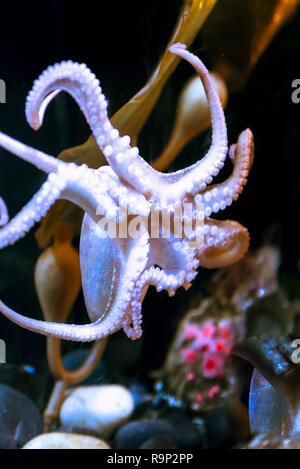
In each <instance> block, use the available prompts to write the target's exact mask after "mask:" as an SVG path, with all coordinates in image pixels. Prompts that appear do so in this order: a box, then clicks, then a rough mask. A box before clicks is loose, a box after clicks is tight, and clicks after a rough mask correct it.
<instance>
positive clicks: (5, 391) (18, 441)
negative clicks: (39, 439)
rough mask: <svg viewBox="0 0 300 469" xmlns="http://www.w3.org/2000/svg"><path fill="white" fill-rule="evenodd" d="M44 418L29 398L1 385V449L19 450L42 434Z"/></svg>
mask: <svg viewBox="0 0 300 469" xmlns="http://www.w3.org/2000/svg"><path fill="white" fill-rule="evenodd" d="M42 429H43V422H42V417H41V415H40V413H39V411H38V409H37V407H36V406H35V404H33V402H32V401H31V400H30V399H28V397H26V396H24V395H23V394H21V393H19V392H18V391H15V390H14V389H12V388H10V387H9V386H5V385H3V384H0V448H1V449H6V448H19V447H21V446H23V445H24V443H26V441H28V440H29V439H30V438H33V437H34V436H35V435H38V434H39V433H41V431H42Z"/></svg>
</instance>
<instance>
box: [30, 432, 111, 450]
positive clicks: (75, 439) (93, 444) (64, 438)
mask: <svg viewBox="0 0 300 469" xmlns="http://www.w3.org/2000/svg"><path fill="white" fill-rule="evenodd" d="M23 449H110V446H108V444H107V443H106V442H105V441H103V440H100V439H99V438H95V437H93V436H86V435H75V434H74V433H73V434H70V433H44V434H43V435H38V436H36V437H35V438H33V439H32V440H30V441H28V442H27V443H26V445H25V446H24V447H23Z"/></svg>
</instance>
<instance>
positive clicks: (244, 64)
mask: <svg viewBox="0 0 300 469" xmlns="http://www.w3.org/2000/svg"><path fill="white" fill-rule="evenodd" d="M299 3H300V1H299V0H268V1H266V0H243V1H242V2H241V1H240V0H220V1H219V3H218V4H217V5H216V8H215V9H214V14H213V15H210V17H209V18H208V21H207V22H206V23H205V26H204V28H203V30H202V31H201V34H202V42H203V46H204V48H205V51H206V53H207V55H208V57H209V58H210V59H211V63H212V68H213V70H214V71H216V72H217V73H219V74H220V75H221V76H222V77H223V78H224V79H225V80H226V82H227V85H228V86H229V88H230V89H231V90H238V89H240V88H242V86H243V85H244V83H245V81H246V80H247V78H248V76H249V73H250V72H251V70H252V68H253V67H254V66H255V64H256V62H257V61H258V60H259V58H260V56H261V55H262V53H263V52H264V51H265V49H266V48H267V47H268V45H269V44H270V42H271V40H272V39H273V37H274V36H275V34H276V33H277V32H278V30H279V29H280V28H281V26H282V25H283V24H284V23H285V22H286V21H287V20H288V19H289V18H290V17H291V15H292V14H293V13H294V12H295V10H296V7H297V6H298V5H299Z"/></svg>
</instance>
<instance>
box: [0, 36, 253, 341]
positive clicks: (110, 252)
mask: <svg viewBox="0 0 300 469" xmlns="http://www.w3.org/2000/svg"><path fill="white" fill-rule="evenodd" d="M169 50H170V52H171V53H173V54H176V55H178V56H180V57H182V58H184V59H186V60H187V61H188V62H190V64H192V65H193V66H194V68H195V69H196V71H197V73H198V74H199V76H200V78H201V80H202V82H203V85H204V88H205V92H206V95H207V99H208V102H209V106H210V111H211V120H212V143H211V147H210V149H209V151H208V153H207V154H206V155H205V157H204V158H202V159H201V160H200V161H198V162H197V163H195V164H194V165H192V166H190V167H187V168H185V169H183V170H180V171H177V172H173V173H167V174H166V173H161V172H158V171H156V170H155V169H153V168H152V167H151V166H150V165H149V164H148V163H147V162H146V161H145V160H144V159H143V158H142V157H141V156H140V155H139V150H138V148H137V147H131V146H130V138H129V137H128V136H123V137H121V136H120V135H119V132H118V131H117V130H116V129H114V128H113V127H112V125H111V123H110V121H109V119H108V115H107V101H106V99H105V97H104V95H103V93H102V91H101V88H100V84H99V81H98V80H97V79H96V77H95V75H93V74H92V73H91V72H90V70H89V69H88V68H87V67H86V65H84V64H78V63H73V62H71V61H68V62H62V63H60V64H55V65H54V66H51V67H49V68H48V69H47V70H46V71H44V72H43V73H42V74H41V76H40V77H39V78H38V80H36V81H35V83H34V86H33V89H32V91H31V92H30V93H29V95H28V97H27V101H26V118H27V121H28V123H29V125H30V126H31V127H33V128H34V129H36V130H37V129H39V127H40V126H41V125H42V121H43V116H44V113H45V110H46V108H47V105H48V104H49V102H50V101H51V100H52V99H53V98H54V97H55V96H56V95H57V94H58V93H59V92H60V91H66V92H68V93H69V94H70V95H71V96H72V97H73V98H74V99H75V101H76V102H77V103H78V105H79V106H80V108H81V110H82V112H83V114H84V115H85V118H86V120H87V122H88V124H89V125H90V127H91V129H92V132H93V134H94V136H95V138H96V141H97V144H98V145H99V147H100V149H101V151H102V152H103V154H104V155H105V157H106V159H107V162H108V164H109V166H104V167H100V168H99V169H97V170H94V169H91V168H89V167H88V166H87V165H82V166H77V165H76V164H74V163H65V162H62V161H59V160H57V159H56V158H54V157H52V156H49V155H47V154H45V153H43V152H41V151H38V150H36V149H33V148H31V147H28V146H26V145H24V144H22V143H20V142H18V141H16V140H14V139H12V138H11V137H8V136H7V135H5V134H3V133H0V145H1V146H2V147H4V148H5V149H6V150H8V151H10V152H12V153H14V154H15V155H17V156H18V157H20V158H22V159H24V160H26V161H28V162H29V163H31V164H33V165H34V166H36V167H37V168H39V169H40V170H42V171H44V172H46V173H47V174H48V178H47V180H46V182H45V183H44V184H43V185H42V187H41V189H40V190H39V191H38V192H37V193H36V194H35V195H34V197H33V198H32V199H31V200H30V202H28V204H27V205H26V206H25V207H24V208H23V209H22V210H21V211H20V212H19V213H18V214H17V215H16V216H15V217H14V218H13V219H12V220H11V221H8V217H7V210H6V206H5V204H4V202H3V201H2V199H0V213H1V217H0V223H1V225H4V226H3V227H2V228H1V229H0V248H5V247H6V246H8V245H11V244H13V243H15V242H16V241H18V240H19V239H20V238H22V237H23V236H24V235H25V234H26V233H27V232H28V231H29V230H30V229H31V228H32V226H33V225H34V224H35V223H37V222H39V221H40V220H41V218H42V217H43V216H45V214H46V212H47V211H48V210H49V208H50V207H51V206H52V205H53V204H54V202H55V201H56V200H58V199H60V198H62V199H67V200H69V201H71V202H73V203H74V204H77V205H78V206H79V207H81V208H82V209H83V210H84V212H85V216H84V220H83V225H82V231H81V239H80V263H81V272H82V286H83V293H84V298H85V303H86V307H87V312H88V315H89V318H90V320H91V323H89V324H86V325H76V324H62V323H54V322H47V321H39V320H35V319H31V318H28V317H25V316H23V315H21V314H19V313H17V312H15V311H13V310H12V309H10V308H9V307H8V306H6V305H5V304H4V303H3V302H2V301H0V311H1V312H2V313H3V314H4V315H5V316H6V317H8V318H9V319H11V320H12V321H14V322H15V323H17V324H19V325H20V326H22V327H24V328H26V329H29V330H31V331H37V332H40V333H41V334H45V335H48V336H53V337H57V338H61V339H68V340H74V341H94V340H98V339H101V338H103V337H106V336H107V335H109V334H112V333H113V332H115V331H117V330H119V329H120V328H121V327H123V328H124V331H125V332H126V334H127V335H128V337H130V338H132V339H136V338H138V337H140V335H141V306H142V300H143V298H144V295H145V294H146V291H147V289H148V287H149V285H154V286H155V287H156V288H157V290H158V291H161V290H163V289H165V290H167V291H168V292H169V294H170V295H173V294H174V293H175V291H176V290H177V288H178V287H180V286H184V287H185V288H188V287H189V286H190V282H191V281H192V280H193V279H194V278H195V276H196V275H197V270H196V269H197V267H198V266H199V265H200V266H203V267H218V266H225V265H228V264H231V263H233V262H236V261H238V260H239V259H240V258H241V257H242V256H243V255H244V254H245V253H246V251H247V249H248V245H249V235H248V231H247V229H246V228H244V227H243V226H241V225H240V224H238V223H237V222H234V221H229V220H226V221H217V220H213V219H211V218H210V215H211V214H212V213H215V212H218V211H219V210H223V209H225V207H226V206H228V205H230V204H231V203H232V201H233V200H235V199H237V198H238V196H239V194H240V193H241V191H242V189H243V186H244V185H245V183H246V178H247V175H248V171H249V168H250V166H251V163H252V160H253V137H252V133H251V131H250V130H248V129H247V130H245V131H244V132H243V133H241V135H240V136H239V138H238V142H237V144H236V145H232V146H231V148H230V151H229V155H230V158H231V159H232V161H233V163H234V169H233V173H232V175H231V176H230V177H229V178H228V179H227V180H226V181H225V182H223V183H221V184H218V185H215V186H209V184H210V183H211V182H212V179H213V176H216V175H217V174H218V173H219V171H220V169H221V168H222V167H223V165H224V160H225V158H226V155H227V129H226V123H225V118H224V113H223V109H222V106H221V103H220V100H219V97H218V95H217V93H216V91H215V89H214V87H213V85H212V82H211V80H210V75H209V73H208V71H207V69H206V68H205V66H204V65H203V63H202V62H201V61H200V59H199V58H198V57H196V56H194V55H193V54H191V53H190V52H188V51H187V50H186V48H185V46H184V45H182V44H174V45H172V46H171V47H170V49H169ZM186 203H190V204H191V205H192V210H191V211H190V212H188V214H187V213H184V215H183V214H182V213H183V212H182V210H181V209H182V208H183V206H184V204H186ZM124 207H127V208H128V212H129V213H130V215H129V217H128V220H127V223H128V226H129V224H130V223H135V226H136V228H138V229H137V230H136V235H135V236H132V237H131V236H128V237H122V236H120V234H119V233H118V234H117V235H116V236H115V237H110V236H108V235H107V232H106V230H105V228H104V226H103V225H102V224H101V223H99V222H100V221H101V220H102V221H103V217H105V220H107V221H108V222H109V221H111V220H117V221H118V223H120V221H121V220H122V219H123V218H122V214H121V212H122V210H123V208H124ZM164 213H167V214H168V215H169V217H170V218H171V219H172V220H173V221H174V220H176V221H177V222H178V221H179V222H180V224H181V225H183V224H184V223H187V224H188V223H191V222H192V224H193V227H194V225H195V222H196V221H197V220H199V219H200V220H202V223H201V224H200V226H198V225H197V229H194V228H192V229H191V230H186V231H184V230H183V231H184V232H183V235H182V236H177V235H176V233H175V232H174V229H173V231H172V229H171V232H170V233H169V236H168V237H165V236H163V233H162V231H163V230H161V229H160V231H159V236H158V237H155V236H152V235H151V230H150V225H151V221H152V219H153V217H155V216H156V217H157V215H158V216H159V217H160V218H159V219H161V217H162V214H164ZM99 214H100V215H99ZM136 220H138V222H137V221H136ZM197 230H198V231H197ZM199 233H200V234H201V236H202V242H201V244H199V245H194V244H193V240H194V239H195V236H196V235H197V236H198V235H199ZM197 239H198V238H197Z"/></svg>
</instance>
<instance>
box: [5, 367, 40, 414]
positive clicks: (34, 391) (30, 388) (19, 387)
mask: <svg viewBox="0 0 300 469" xmlns="http://www.w3.org/2000/svg"><path fill="white" fill-rule="evenodd" d="M48 378H49V372H48V370H46V369H45V367H44V369H43V372H42V373H38V372H37V370H36V368H35V367H34V366H32V365H29V364H28V365H26V364H24V365H14V364H11V363H1V364H0V384H5V385H6V386H9V387H11V388H13V389H15V390H16V391H18V392H20V393H22V394H24V395H25V396H27V397H28V398H29V399H31V400H32V401H33V402H35V403H36V405H37V406H38V407H39V408H40V409H43V408H44V407H45V405H46V402H45V401H44V396H45V394H46V393H45V391H46V384H47V380H48Z"/></svg>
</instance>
